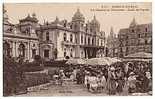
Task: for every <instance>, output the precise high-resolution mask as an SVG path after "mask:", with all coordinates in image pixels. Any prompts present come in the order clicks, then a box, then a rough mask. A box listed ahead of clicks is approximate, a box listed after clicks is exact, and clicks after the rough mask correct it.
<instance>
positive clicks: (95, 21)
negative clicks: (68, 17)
mask: <svg viewBox="0 0 155 99" xmlns="http://www.w3.org/2000/svg"><path fill="white" fill-rule="evenodd" d="M90 24H92V25H96V26H100V23H99V21H98V20H97V19H96V17H95V15H94V18H93V20H92V21H91V22H90Z"/></svg>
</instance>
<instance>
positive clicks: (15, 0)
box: [0, 0, 155, 99]
mask: <svg viewBox="0 0 155 99" xmlns="http://www.w3.org/2000/svg"><path fill="white" fill-rule="evenodd" d="M49 2H50V3H100V2H102V3H103V2H116V3H119V2H153V0H106V1H105V0H85V1H84V0H59V1H58V0H33V1H32V0H3V1H2V2H1V5H0V9H1V11H0V15H1V17H0V21H1V23H2V3H49ZM153 16H155V13H154V2H153V3H152V18H153ZM152 24H153V33H152V34H153V39H154V38H155V35H154V29H155V27H154V18H153V19H152ZM0 28H1V29H0V33H1V35H0V41H1V42H0V46H1V47H0V51H1V53H0V56H1V59H0V64H1V65H0V73H1V74H0V99H3V98H15V97H3V93H2V88H3V87H2V86H3V85H2V83H3V80H2V79H3V75H2V73H3V63H2V62H3V50H2V42H3V38H2V33H3V32H2V24H0ZM154 44H155V40H153V58H154V57H155V55H154ZM154 61H155V60H153V63H154ZM154 71H155V70H154V64H153V77H154V76H155V75H154ZM153 80H154V78H153ZM153 82H154V81H153ZM154 89H155V87H154V83H153V95H155V92H154ZM16 98H23V99H26V98H27V97H16ZM29 98H32V97H29ZM33 98H36V99H38V98H39V99H40V98H42V99H45V98H46V99H51V98H66V99H67V98H73V97H33ZM74 98H83V99H84V98H102V99H103V98H118V99H119V98H127V99H129V98H130V99H131V98H135V99H136V98H143V99H146V98H151V99H153V98H154V99H155V97H154V96H140V97H139V96H135V97H134V96H129V97H120V96H103V97H94V96H92V97H81V96H80V97H74Z"/></svg>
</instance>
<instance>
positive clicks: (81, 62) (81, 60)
mask: <svg viewBox="0 0 155 99" xmlns="http://www.w3.org/2000/svg"><path fill="white" fill-rule="evenodd" d="M66 64H70V65H71V64H72V65H78V64H79V65H80V64H81V65H83V64H85V60H84V59H68V61H67V62H66Z"/></svg>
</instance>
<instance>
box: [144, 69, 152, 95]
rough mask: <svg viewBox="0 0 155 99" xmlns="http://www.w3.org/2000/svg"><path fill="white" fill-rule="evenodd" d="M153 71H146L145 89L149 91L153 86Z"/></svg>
mask: <svg viewBox="0 0 155 99" xmlns="http://www.w3.org/2000/svg"><path fill="white" fill-rule="evenodd" d="M150 83H151V73H150V70H149V69H148V70H147V71H146V72H145V81H144V84H143V86H144V91H145V92H147V91H149V89H150V88H151V84H150Z"/></svg>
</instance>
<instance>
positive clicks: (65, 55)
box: [64, 48, 66, 57]
mask: <svg viewBox="0 0 155 99" xmlns="http://www.w3.org/2000/svg"><path fill="white" fill-rule="evenodd" d="M64 57H66V48H64Z"/></svg>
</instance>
